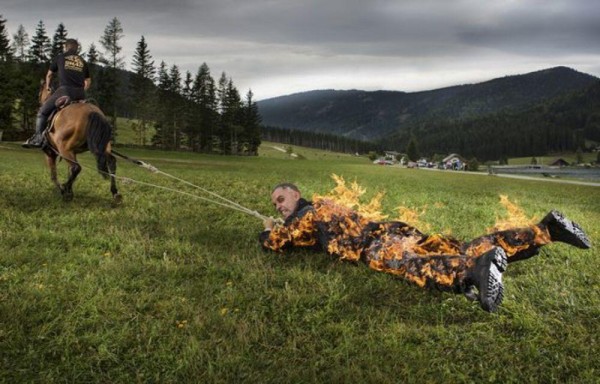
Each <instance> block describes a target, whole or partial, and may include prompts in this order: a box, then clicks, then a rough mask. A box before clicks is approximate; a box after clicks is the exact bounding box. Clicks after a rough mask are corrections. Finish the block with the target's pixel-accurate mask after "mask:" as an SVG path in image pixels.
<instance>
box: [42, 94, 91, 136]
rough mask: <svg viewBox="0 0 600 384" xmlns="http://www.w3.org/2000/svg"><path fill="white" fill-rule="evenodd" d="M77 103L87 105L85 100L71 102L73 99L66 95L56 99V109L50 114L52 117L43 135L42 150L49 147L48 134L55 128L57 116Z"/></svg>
mask: <svg viewBox="0 0 600 384" xmlns="http://www.w3.org/2000/svg"><path fill="white" fill-rule="evenodd" d="M76 103H87V100H86V99H83V100H75V101H73V100H71V98H70V97H69V96H66V95H65V96H61V97H59V98H58V99H56V101H55V102H54V106H55V107H56V108H55V109H54V110H53V111H52V113H50V116H48V121H47V122H46V129H44V132H43V133H42V137H43V138H44V141H43V144H42V148H44V147H49V144H48V134H49V133H50V131H51V130H52V128H53V127H54V120H55V119H56V114H57V113H58V112H60V111H61V110H63V109H65V108H66V107H68V106H69V105H71V104H76Z"/></svg>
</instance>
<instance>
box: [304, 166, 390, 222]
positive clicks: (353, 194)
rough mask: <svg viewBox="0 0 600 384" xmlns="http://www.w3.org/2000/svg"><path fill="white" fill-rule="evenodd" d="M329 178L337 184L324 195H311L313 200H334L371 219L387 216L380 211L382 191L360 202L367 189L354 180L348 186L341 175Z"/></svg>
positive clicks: (380, 218) (382, 218) (375, 219)
mask: <svg viewBox="0 0 600 384" xmlns="http://www.w3.org/2000/svg"><path fill="white" fill-rule="evenodd" d="M331 178H332V179H333V180H334V181H335V183H336V184H337V185H336V186H335V187H334V188H333V189H332V190H331V191H330V192H329V193H328V194H326V195H323V196H321V195H318V194H315V195H313V200H323V199H326V200H332V201H335V202H336V203H337V204H341V205H343V206H344V207H346V208H349V209H352V210H354V211H356V212H358V213H359V214H360V215H362V216H363V217H364V218H366V219H368V220H371V221H381V220H385V219H386V218H387V217H388V216H387V215H384V214H383V213H382V212H381V200H382V199H383V196H384V195H385V193H384V192H379V193H377V194H376V195H375V196H374V197H373V198H372V199H371V201H369V202H368V203H362V202H361V199H360V198H361V196H363V195H364V194H365V193H366V191H367V190H366V189H365V188H362V187H361V186H360V185H358V183H357V182H356V180H355V181H353V182H352V184H351V185H350V187H348V186H346V181H345V180H344V178H343V177H341V176H338V175H336V174H332V175H331Z"/></svg>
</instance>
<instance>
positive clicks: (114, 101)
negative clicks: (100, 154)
mask: <svg viewBox="0 0 600 384" xmlns="http://www.w3.org/2000/svg"><path fill="white" fill-rule="evenodd" d="M123 37H124V34H123V28H122V27H121V22H120V21H119V19H117V18H116V17H114V18H113V19H112V20H111V21H110V22H109V23H108V25H107V26H106V28H105V29H104V34H103V35H102V37H101V38H100V44H101V45H102V47H103V48H104V52H105V55H103V56H102V57H101V59H100V61H101V62H102V63H104V64H105V65H106V66H107V71H106V73H104V76H103V77H102V78H103V80H104V81H105V82H107V83H106V84H102V86H99V87H98V88H99V91H100V89H102V90H103V92H102V93H103V94H102V97H101V99H102V100H104V103H105V106H104V108H105V109H106V110H108V111H110V115H111V123H112V126H113V132H114V134H115V135H116V133H117V105H118V104H119V102H120V101H121V98H120V94H119V92H118V89H119V87H120V81H119V75H118V73H119V69H122V68H123V65H124V64H123V63H124V59H123V57H122V56H120V53H121V50H122V49H123V47H121V45H120V41H121V39H122V38H123Z"/></svg>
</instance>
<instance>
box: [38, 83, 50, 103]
mask: <svg viewBox="0 0 600 384" xmlns="http://www.w3.org/2000/svg"><path fill="white" fill-rule="evenodd" d="M52 92H53V91H52V88H50V86H47V85H46V80H45V79H42V80H40V91H39V93H38V96H39V101H40V105H41V104H44V101H46V100H47V99H48V98H49V97H50V95H51V94H52Z"/></svg>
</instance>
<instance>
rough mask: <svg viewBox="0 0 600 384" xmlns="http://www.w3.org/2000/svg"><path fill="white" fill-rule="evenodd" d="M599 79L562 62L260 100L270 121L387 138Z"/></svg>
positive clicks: (515, 107)
mask: <svg viewBox="0 0 600 384" xmlns="http://www.w3.org/2000/svg"><path fill="white" fill-rule="evenodd" d="M597 81H598V78H597V77H595V76H592V75H589V74H585V73H583V72H579V71H577V70H575V69H572V68H568V67H564V66H559V67H553V68H547V69H542V70H539V71H534V72H529V73H526V74H520V75H508V76H504V77H499V78H495V79H490V80H487V81H484V82H480V83H475V84H460V85H454V86H448V87H443V88H438V89H432V90H424V91H417V92H404V91H389V90H377V91H363V90H356V89H352V90H333V89H325V90H311V91H306V92H298V93H294V94H290V95H284V96H278V97H275V98H270V99H265V100H261V101H258V102H257V104H258V107H259V111H260V114H261V116H262V119H263V124H264V125H267V126H275V127H280V128H286V129H294V130H301V131H309V132H320V133H328V134H337V135H341V136H345V137H350V138H355V139H361V140H381V139H384V138H385V137H387V136H389V135H397V134H398V133H401V132H403V131H406V130H410V129H412V127H414V126H418V125H420V124H427V123H431V122H439V121H442V120H443V121H448V120H464V119H473V118H479V117H482V116H485V115H488V114H493V113H498V112H502V111H519V110H524V109H526V108H529V107H531V106H533V105H535V104H538V103H540V102H543V101H547V100H550V99H553V98H555V97H558V96H561V95H565V94H568V93H571V92H575V91H579V90H582V89H585V88H586V87H588V86H590V85H592V84H593V83H595V82H597Z"/></svg>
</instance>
